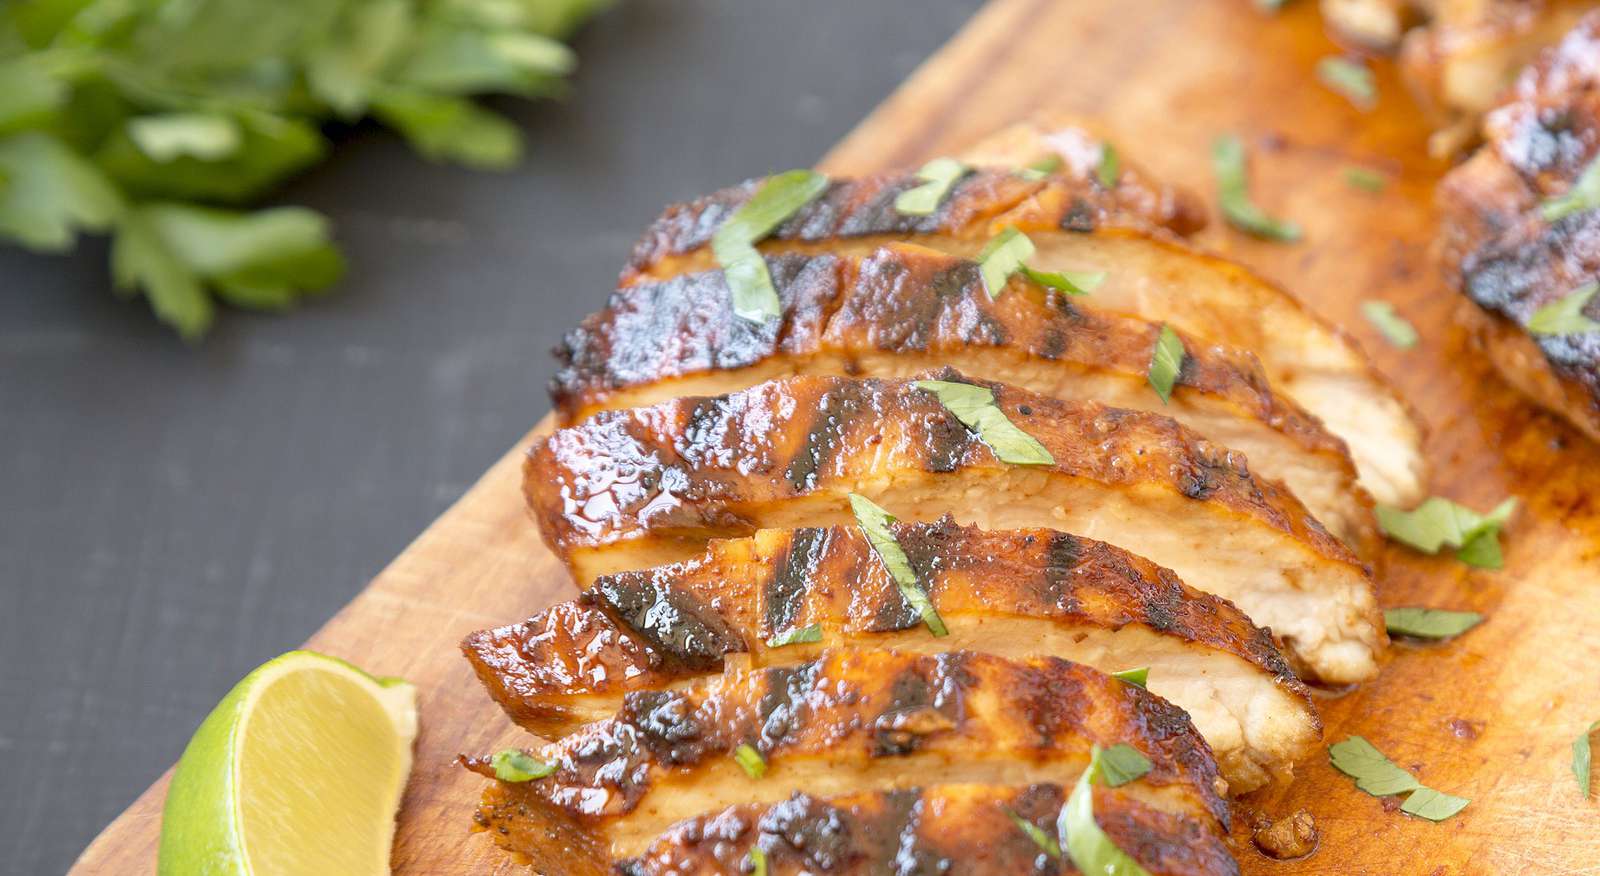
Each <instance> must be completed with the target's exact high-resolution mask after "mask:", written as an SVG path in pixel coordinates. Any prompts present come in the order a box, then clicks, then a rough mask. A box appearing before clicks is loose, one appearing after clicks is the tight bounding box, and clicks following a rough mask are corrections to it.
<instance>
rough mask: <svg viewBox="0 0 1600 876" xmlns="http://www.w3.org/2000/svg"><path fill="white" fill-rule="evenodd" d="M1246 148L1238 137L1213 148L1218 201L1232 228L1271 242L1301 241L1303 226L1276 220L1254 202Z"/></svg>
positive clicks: (1221, 142) (1217, 144) (1212, 164)
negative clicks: (1246, 161) (1251, 196)
mask: <svg viewBox="0 0 1600 876" xmlns="http://www.w3.org/2000/svg"><path fill="white" fill-rule="evenodd" d="M1245 158H1246V156H1245V150H1244V144H1243V143H1240V142H1239V138H1238V137H1234V136H1231V135H1230V136H1224V137H1218V138H1217V140H1216V142H1215V143H1213V144H1212V146H1211V168H1212V172H1213V173H1215V175H1216V177H1217V201H1218V203H1219V204H1220V205H1221V207H1222V216H1223V218H1225V219H1227V220H1228V224H1230V225H1232V226H1233V227H1235V228H1237V229H1239V230H1240V231H1243V232H1246V233H1248V234H1253V235H1255V236H1257V237H1261V238H1265V239H1267V240H1283V241H1294V240H1299V239H1300V226H1298V225H1296V224H1294V223H1293V222H1287V221H1284V220H1282V219H1274V218H1273V217H1271V216H1268V215H1267V214H1266V212H1265V211H1263V210H1262V209H1261V208H1260V207H1257V206H1256V204H1255V202H1254V201H1252V200H1250V182H1249V175H1248V173H1247V172H1246V169H1245Z"/></svg>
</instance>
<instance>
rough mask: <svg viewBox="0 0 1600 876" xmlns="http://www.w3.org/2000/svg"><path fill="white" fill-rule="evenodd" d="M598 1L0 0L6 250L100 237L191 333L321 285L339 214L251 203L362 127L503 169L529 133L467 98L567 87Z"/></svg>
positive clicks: (131, 287) (0, 207)
mask: <svg viewBox="0 0 1600 876" xmlns="http://www.w3.org/2000/svg"><path fill="white" fill-rule="evenodd" d="M606 2H607V0H517V2H510V3H507V2H504V0H451V2H448V3H437V2H427V0H273V2H270V3H262V2H258V0H143V2H137V3H127V2H113V0H31V2H28V3H6V4H0V241H9V242H12V243H15V244H17V245H20V246H23V247H26V248H28V249H32V250H36V251H41V252H52V253H57V252H67V251H70V250H71V249H72V248H73V247H74V246H75V245H76V243H77V239H78V237H79V236H80V235H81V234H85V233H94V234H98V233H105V234H109V235H111V237H112V273H113V275H114V279H115V281H116V287H117V289H118V290H119V292H121V293H122V294H124V295H127V296H136V295H141V294H142V295H143V296H145V297H146V298H147V299H148V300H149V302H150V304H151V307H152V309H153V310H154V311H155V313H156V315H157V317H158V318H160V319H161V320H162V321H164V322H166V323H168V324H169V325H171V326H172V327H173V328H174V329H176V330H177V331H178V333H179V334H181V335H183V336H184V337H185V338H191V339H192V338H197V337H199V336H201V335H203V334H204V333H205V332H206V330H207V329H208V328H209V327H210V326H211V324H212V323H213V321H214V320H215V315H216V313H215V312H216V305H217V303H218V302H221V303H224V304H228V305H232V306H237V307H244V308H251V309H257V310H272V311H278V310H283V309H286V308H288V307H290V306H292V305H293V304H294V303H295V302H297V301H298V300H300V299H301V298H302V297H303V296H305V295H306V294H308V293H312V292H316V291H319V290H322V289H325V288H327V287H328V286H330V285H332V284H333V283H334V282H335V281H336V280H338V278H339V277H340V275H341V274H342V273H343V269H344V262H343V259H342V257H341V256H340V254H339V252H338V249H337V248H336V246H335V245H334V243H333V239H332V231H331V228H330V225H329V223H328V222H327V220H326V219H324V218H323V217H321V216H319V215H317V214H316V213H314V212H312V211H310V210H306V209H304V208H300V207H287V208H276V209H268V210H251V209H250V205H251V204H253V203H254V202H256V201H257V200H258V199H260V198H261V197H262V196H264V195H266V194H269V193H270V192H272V191H274V190H275V189H277V188H278V187H279V186H280V185H281V184H282V183H283V182H284V181H285V180H287V179H288V178H289V177H291V176H293V175H295V174H296V173H298V172H300V171H302V170H304V169H305V168H307V167H308V166H310V165H312V164H314V163H316V162H317V161H320V160H321V159H322V158H323V157H324V156H325V155H326V154H327V152H328V150H329V144H328V141H327V139H326V138H325V137H324V136H323V134H322V132H321V126H322V125H323V124H325V123H328V122H332V121H336V120H337V121H343V122H354V121H356V120H358V119H360V118H362V117H365V116H371V117H374V118H376V119H378V120H379V121H380V122H382V123H383V124H385V125H387V126H389V127H391V128H393V129H395V130H396V131H398V132H399V133H400V134H401V135H402V136H404V137H405V138H406V139H407V140H408V141H410V143H411V144H412V146H413V147H414V148H416V150H417V151H418V152H420V153H421V154H422V155H424V156H425V157H427V158H429V159H433V160H440V161H452V162H457V163H460V164H465V165H468V166H471V167H479V168H489V169H500V168H506V167H509V166H511V165H512V164H514V163H515V162H516V161H517V160H518V159H519V157H520V155H521V149H522V145H521V135H520V134H519V133H518V131H517V129H516V127H515V126H514V125H512V123H511V122H509V121H508V120H506V119H505V118H504V117H502V116H500V115H498V114H496V113H493V112H490V111H489V110H486V109H484V108H482V107H480V106H479V105H478V104H476V103H474V102H473V100H472V99H471V98H472V96H473V95H477V94H506V95H514V96H520V97H526V98H534V97H543V96H550V95H556V94H560V93H561V92H562V90H563V87H564V80H565V76H566V75H567V74H568V73H570V72H571V71H572V69H573V66H574V58H573V55H572V52H571V50H570V49H568V48H567V47H566V46H564V45H563V44H562V43H561V42H559V40H560V39H561V38H563V37H564V36H566V35H567V34H568V33H570V32H571V30H572V29H573V28H574V27H576V26H577V25H578V24H579V23H581V22H582V21H583V20H584V19H585V18H587V17H588V16H590V15H592V14H593V13H594V12H595V11H597V10H598V9H600V8H601V7H602V6H604V5H605V3H606Z"/></svg>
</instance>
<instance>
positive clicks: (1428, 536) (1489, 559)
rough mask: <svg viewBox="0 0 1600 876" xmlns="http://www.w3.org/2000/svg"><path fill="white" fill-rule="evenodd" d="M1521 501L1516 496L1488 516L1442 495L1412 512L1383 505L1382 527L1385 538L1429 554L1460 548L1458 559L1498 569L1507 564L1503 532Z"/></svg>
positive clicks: (1379, 518)
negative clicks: (1502, 544) (1503, 557)
mask: <svg viewBox="0 0 1600 876" xmlns="http://www.w3.org/2000/svg"><path fill="white" fill-rule="evenodd" d="M1516 507H1517V500H1516V497H1515V496H1513V497H1512V498H1509V499H1507V500H1505V501H1504V502H1501V503H1500V504H1499V505H1496V506H1495V508H1494V510H1493V511H1490V512H1489V513H1488V514H1478V513H1477V512H1476V511H1473V510H1472V509H1471V508H1467V507H1464V506H1461V505H1457V504H1456V503H1454V502H1452V501H1450V500H1449V499H1443V498H1440V497H1438V496H1434V497H1433V498H1430V499H1428V500H1427V501H1426V502H1423V503H1422V504H1421V505H1418V506H1417V507H1416V509H1414V510H1412V511H1402V510H1400V509H1399V508H1395V507H1392V506H1389V505H1379V506H1377V508H1376V509H1374V510H1375V511H1376V512H1377V515H1378V528H1379V529H1381V530H1382V531H1383V534H1384V535H1387V536H1388V537H1390V538H1392V539H1394V540H1395V541H1398V542H1400V543H1401V544H1404V545H1407V546H1409V547H1413V548H1415V549H1417V550H1419V551H1421V552H1423V553H1425V554H1436V553H1438V552H1439V549H1440V548H1442V547H1444V546H1446V545H1448V546H1450V547H1452V548H1455V549H1456V559H1458V560H1460V561H1461V562H1463V563H1466V564H1467V565H1469V566H1476V567H1478V568H1480V569H1498V568H1500V567H1501V566H1502V565H1503V564H1504V560H1503V559H1502V557H1501V554H1500V529H1501V527H1503V526H1505V524H1506V522H1507V521H1508V520H1510V519H1511V514H1512V512H1513V511H1515V510H1516Z"/></svg>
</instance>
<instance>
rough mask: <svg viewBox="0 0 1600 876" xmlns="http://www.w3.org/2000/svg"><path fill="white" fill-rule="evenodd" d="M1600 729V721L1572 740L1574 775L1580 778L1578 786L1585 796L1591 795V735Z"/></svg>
mask: <svg viewBox="0 0 1600 876" xmlns="http://www.w3.org/2000/svg"><path fill="white" fill-rule="evenodd" d="M1596 730H1600V721H1596V722H1594V723H1593V724H1590V725H1589V729H1587V730H1585V731H1583V734H1582V735H1580V736H1579V737H1578V738H1577V739H1574V740H1572V777H1573V778H1575V779H1577V780H1578V787H1579V789H1581V790H1582V791H1583V796H1585V797H1588V796H1590V790H1589V784H1590V782H1589V778H1590V777H1589V772H1590V770H1591V769H1592V767H1593V764H1592V763H1591V761H1592V759H1593V752H1592V751H1591V749H1590V747H1589V737H1590V736H1593V735H1594V731H1596Z"/></svg>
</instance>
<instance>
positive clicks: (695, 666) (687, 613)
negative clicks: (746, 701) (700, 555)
mask: <svg viewBox="0 0 1600 876" xmlns="http://www.w3.org/2000/svg"><path fill="white" fill-rule="evenodd" d="M586 594H588V595H590V596H591V597H592V598H594V599H595V601H596V603H597V604H598V606H599V608H600V609H601V610H602V611H604V612H606V613H607V614H609V615H610V616H611V617H612V619H613V620H615V621H616V622H617V623H618V625H620V626H623V627H624V628H626V629H629V630H632V631H633V632H634V633H636V634H638V636H639V637H640V638H642V639H644V640H645V643H646V644H647V645H648V646H649V647H650V648H651V649H652V651H653V653H657V654H661V655H665V656H666V657H667V658H669V659H670V660H671V661H672V662H674V663H676V664H678V665H679V666H681V667H682V668H683V669H684V670H689V671H700V672H710V671H715V670H719V669H721V668H722V665H723V655H724V654H728V653H731V652H738V651H745V650H748V647H747V646H746V644H745V641H744V639H743V637H742V636H740V635H739V633H738V631H737V630H735V629H734V628H733V627H732V626H731V625H730V624H729V623H728V621H727V619H726V618H724V617H723V615H722V613H721V612H719V611H718V610H717V609H716V608H715V607H714V606H711V605H709V604H707V603H706V602H705V601H704V600H702V599H700V597H699V596H697V595H696V594H695V593H694V592H693V591H690V590H687V589H685V588H680V587H671V586H666V584H665V583H664V582H662V581H657V580H654V578H653V576H650V575H648V574H647V573H638V572H625V573H622V574H620V575H611V576H607V577H604V578H600V579H598V580H597V581H595V583H594V586H593V587H591V588H590V589H589V590H588V591H586Z"/></svg>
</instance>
